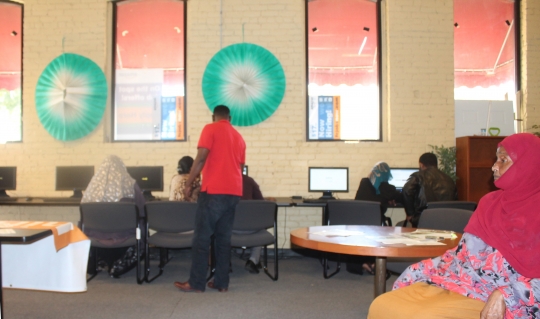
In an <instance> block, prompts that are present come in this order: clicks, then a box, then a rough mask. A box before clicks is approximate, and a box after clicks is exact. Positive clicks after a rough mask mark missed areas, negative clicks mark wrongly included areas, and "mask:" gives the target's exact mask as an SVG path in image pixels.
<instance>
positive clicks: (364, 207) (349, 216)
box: [327, 200, 382, 226]
mask: <svg viewBox="0 0 540 319" xmlns="http://www.w3.org/2000/svg"><path fill="white" fill-rule="evenodd" d="M327 209H328V212H327V214H328V225H375V226H381V224H382V214H381V203H379V202H374V201H367V200H329V201H328V208H327Z"/></svg>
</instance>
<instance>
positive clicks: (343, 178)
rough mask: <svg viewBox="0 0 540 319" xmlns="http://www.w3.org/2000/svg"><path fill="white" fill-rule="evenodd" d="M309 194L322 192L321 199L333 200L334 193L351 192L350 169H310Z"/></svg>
mask: <svg viewBox="0 0 540 319" xmlns="http://www.w3.org/2000/svg"><path fill="white" fill-rule="evenodd" d="M308 172H309V174H308V176H309V183H308V184H309V187H308V191H309V192H322V193H323V196H322V197H320V199H333V198H334V197H333V196H332V193H347V192H348V191H349V168H348V167H309V168H308Z"/></svg>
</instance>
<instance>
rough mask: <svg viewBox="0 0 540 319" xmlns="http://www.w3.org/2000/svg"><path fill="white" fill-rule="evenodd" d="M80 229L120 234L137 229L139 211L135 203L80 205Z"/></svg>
mask: <svg viewBox="0 0 540 319" xmlns="http://www.w3.org/2000/svg"><path fill="white" fill-rule="evenodd" d="M79 211H80V212H81V229H82V231H83V232H84V230H85V228H88V229H92V230H99V231H101V232H105V233H115V232H122V231H126V230H132V229H135V228H137V226H138V220H139V209H138V208H137V205H136V204H135V203H125V202H112V203H81V205H80V206H79Z"/></svg>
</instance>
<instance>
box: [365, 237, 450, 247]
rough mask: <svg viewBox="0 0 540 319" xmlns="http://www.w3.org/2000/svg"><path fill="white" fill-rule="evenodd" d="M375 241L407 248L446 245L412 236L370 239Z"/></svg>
mask: <svg viewBox="0 0 540 319" xmlns="http://www.w3.org/2000/svg"><path fill="white" fill-rule="evenodd" d="M369 238H371V239H373V240H374V241H378V242H381V243H383V244H385V245H393V244H403V245H407V246H417V245H428V246H439V245H444V244H443V243H440V242H438V241H436V240H432V239H420V238H414V237H411V236H401V235H391V236H378V237H376V236H373V237H369Z"/></svg>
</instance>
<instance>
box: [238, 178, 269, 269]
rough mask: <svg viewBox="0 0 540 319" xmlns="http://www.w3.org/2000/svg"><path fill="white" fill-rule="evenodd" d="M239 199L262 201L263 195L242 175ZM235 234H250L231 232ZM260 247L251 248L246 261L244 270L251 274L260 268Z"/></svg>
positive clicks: (252, 181)
mask: <svg viewBox="0 0 540 319" xmlns="http://www.w3.org/2000/svg"><path fill="white" fill-rule="evenodd" d="M241 199H260V200H263V199H264V197H263V194H262V192H261V189H260V188H259V184H257V182H255V180H254V179H253V178H251V177H249V176H247V175H242V197H241ZM233 233H236V234H250V233H252V232H251V231H237V230H233ZM261 249H262V247H260V246H257V247H251V252H250V255H249V259H248V260H247V261H246V266H245V269H246V270H247V271H249V273H251V274H258V273H259V269H261V268H262V265H261V263H260V258H261Z"/></svg>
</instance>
